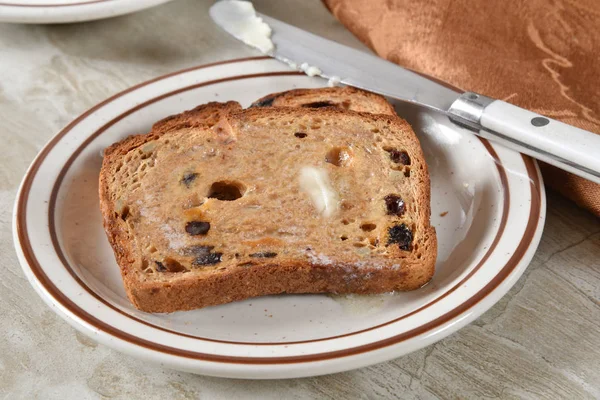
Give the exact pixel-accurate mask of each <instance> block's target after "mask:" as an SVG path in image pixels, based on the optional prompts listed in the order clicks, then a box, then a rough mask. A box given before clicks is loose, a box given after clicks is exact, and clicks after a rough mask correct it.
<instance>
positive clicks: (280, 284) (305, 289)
mask: <svg viewBox="0 0 600 400" xmlns="http://www.w3.org/2000/svg"><path fill="white" fill-rule="evenodd" d="M390 108H391V106H390ZM392 110H393V109H392ZM265 112H266V111H265V110H264V109H261V108H251V109H247V110H243V111H242V110H241V107H240V106H239V104H237V103H235V102H229V103H210V104H206V105H203V106H200V107H197V108H196V109H194V110H191V111H186V112H184V113H182V114H178V115H175V116H172V117H169V118H166V119H164V120H162V121H160V122H158V123H156V124H155V125H154V127H153V128H152V131H151V132H150V133H149V134H146V135H136V136H131V137H129V138H126V139H124V140H122V141H121V142H119V143H116V144H114V145H112V146H110V147H109V148H107V149H106V151H105V156H104V160H103V164H102V169H101V173H100V177H99V182H100V187H99V192H100V207H101V211H102V215H103V225H104V228H105V231H106V234H107V237H108V240H109V242H110V244H111V246H112V248H113V250H114V252H115V256H116V259H117V263H118V264H119V267H120V269H121V274H122V276H123V281H124V285H125V289H126V292H127V295H128V297H129V299H130V300H131V302H132V303H133V304H134V306H135V307H136V308H138V309H140V310H142V311H147V312H173V311H179V310H191V309H195V308H200V307H205V306H210V305H216V304H222V303H228V302H231V301H236V300H242V299H245V298H249V297H254V296H262V295H272V294H281V293H325V292H328V293H359V294H369V293H385V292H391V291H396V290H399V291H405V290H413V289H417V288H419V287H421V286H423V285H424V284H426V283H427V282H428V281H429V280H430V279H431V277H432V276H433V273H434V266H435V260H436V254H437V240H436V236H435V230H434V228H433V227H431V226H430V224H429V218H430V189H429V188H430V182H429V174H428V172H427V170H426V168H427V167H426V164H425V162H424V158H423V154H422V151H421V149H420V146H417V147H416V148H417V149H418V150H416V151H413V153H412V154H411V157H413V158H414V159H415V160H417V159H418V161H419V163H421V164H422V165H423V166H424V168H425V170H424V173H423V174H422V177H423V181H422V182H421V183H420V184H421V185H422V186H423V191H422V194H423V195H422V198H421V199H419V207H418V209H419V213H418V216H417V225H418V226H419V229H420V231H419V235H420V236H419V242H420V246H421V247H422V248H424V249H425V250H426V251H423V252H421V254H422V256H421V258H419V259H417V258H416V257H410V256H406V255H405V254H403V252H401V251H400V250H399V249H393V250H392V251H391V252H392V254H391V255H392V257H394V256H398V257H399V260H400V264H401V266H400V267H399V268H386V267H384V268H381V267H378V266H375V265H373V266H369V265H363V266H360V267H357V266H355V265H352V264H346V263H337V262H335V261H334V262H333V263H330V264H323V265H320V264H318V263H317V264H314V263H308V262H306V261H302V260H293V259H278V260H277V262H273V260H269V259H265V260H264V261H261V262H258V263H256V264H255V265H250V266H244V267H236V268H228V269H226V270H223V271H217V270H215V271H211V272H210V273H206V274H191V273H170V272H167V273H165V275H164V276H165V277H167V278H166V280H165V279H162V280H152V279H147V276H145V274H144V273H143V272H142V268H141V263H142V260H141V259H142V255H141V250H140V249H138V248H137V247H136V245H135V237H134V235H132V233H131V232H130V231H129V228H128V225H127V223H126V222H125V221H124V220H123V219H121V218H120V217H119V213H118V212H117V209H118V207H117V204H115V201H114V199H113V198H111V188H110V180H109V177H110V176H111V175H112V174H114V173H115V172H116V170H117V168H118V165H119V163H120V162H121V159H122V157H123V156H124V155H126V154H128V153H129V152H130V151H132V150H134V149H136V148H138V147H140V146H143V145H144V144H145V143H147V142H149V141H152V140H156V139H157V138H159V137H162V136H164V135H169V134H171V133H172V132H177V131H178V130H180V129H183V128H185V129H188V128H192V127H204V128H206V127H209V126H212V125H215V124H216V123H217V122H218V120H221V119H230V120H231V121H233V122H232V123H236V122H240V121H242V122H243V120H247V119H252V118H254V117H260V116H263V115H264V114H265ZM268 113H270V115H272V116H274V117H285V116H289V115H290V114H292V115H294V113H296V114H297V113H298V111H297V110H294V109H289V108H272V109H269V111H268ZM303 113H314V114H315V115H321V116H323V117H334V118H343V117H344V116H347V115H360V116H361V117H362V118H366V119H369V120H372V121H373V120H379V121H385V122H386V123H388V124H391V125H394V126H395V127H396V129H398V131H401V132H403V133H404V134H406V135H410V136H411V139H410V140H411V141H415V142H416V143H418V139H417V138H416V136H415V134H414V132H413V131H412V129H411V128H410V126H409V125H408V123H406V121H404V120H402V119H400V118H398V117H396V116H394V115H373V114H369V113H354V112H352V111H340V110H337V109H332V108H326V109H320V110H311V109H306V110H303ZM240 123H241V122H240Z"/></svg>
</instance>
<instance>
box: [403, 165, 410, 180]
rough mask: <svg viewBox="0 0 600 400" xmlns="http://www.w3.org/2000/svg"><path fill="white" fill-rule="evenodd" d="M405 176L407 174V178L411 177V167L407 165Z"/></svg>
mask: <svg viewBox="0 0 600 400" xmlns="http://www.w3.org/2000/svg"><path fill="white" fill-rule="evenodd" d="M404 176H405V177H407V178H410V168H408V167H407V168H406V169H405V170H404Z"/></svg>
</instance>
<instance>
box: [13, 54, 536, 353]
mask: <svg viewBox="0 0 600 400" xmlns="http://www.w3.org/2000/svg"><path fill="white" fill-rule="evenodd" d="M266 59H270V58H269V57H264V56H259V57H247V58H239V59H231V60H225V61H221V62H216V63H210V64H203V65H199V66H194V67H190V68H186V69H182V70H179V71H175V72H172V73H169V74H166V75H162V76H159V77H156V78H154V79H151V80H148V81H145V82H142V83H140V84H138V85H134V86H131V87H129V88H127V89H125V90H123V91H121V92H119V93H117V94H115V95H113V96H111V97H109V98H107V99H106V100H104V101H102V102H100V103H98V104H96V105H95V106H93V107H92V108H90V109H89V110H87V111H86V112H84V113H82V114H81V115H80V116H78V117H77V118H76V119H74V120H73V121H72V122H71V123H69V124H68V125H67V126H66V127H65V128H63V129H62V130H61V131H59V133H58V134H56V135H55V136H54V137H52V138H51V139H50V141H49V142H48V143H47V144H46V145H45V146H44V147H43V148H42V150H41V151H40V152H39V153H38V155H37V156H36V157H35V159H34V160H33V162H32V164H31V165H30V167H29V168H28V170H27V173H26V174H25V176H24V178H23V181H22V183H21V186H20V188H19V191H18V196H17V198H16V202H15V210H14V215H13V217H14V219H13V234H14V239H15V247H16V248H17V252H18V253H19V255H20V257H19V261H20V262H21V265H22V268H23V269H24V270H26V268H29V270H30V271H31V272H32V274H28V273H27V271H25V272H26V275H27V276H28V278H30V277H31V278H30V279H29V280H30V283H32V284H33V283H34V282H33V281H32V279H35V280H37V282H35V283H36V284H40V285H42V286H43V287H44V289H45V291H46V293H47V295H49V296H50V297H51V298H52V299H53V300H52V299H45V300H50V301H52V302H54V301H58V303H60V304H61V305H62V306H63V307H65V308H66V309H67V310H69V311H70V312H71V313H73V310H72V309H70V307H67V306H65V304H64V303H63V302H61V301H60V300H58V299H57V298H56V296H53V295H52V293H51V290H49V289H48V286H47V284H48V285H50V286H51V287H52V288H54V290H55V291H56V292H57V293H58V294H59V297H60V294H61V292H60V290H59V289H58V288H56V286H55V285H54V284H53V283H52V282H51V281H50V279H49V278H48V277H47V276H46V275H45V273H44V272H43V269H42V268H41V266H40V263H39V261H38V260H37V259H36V257H35V255H34V253H33V249H32V248H31V243H29V242H28V241H27V244H28V247H29V248H28V249H27V250H28V251H29V254H27V252H26V251H25V249H24V248H23V241H22V239H23V237H24V236H23V235H25V237H27V235H26V231H27V229H26V225H25V221H26V219H25V214H26V213H24V212H23V210H24V209H25V207H26V205H27V199H28V195H29V191H30V189H31V183H32V182H33V178H34V177H35V173H36V170H35V169H34V167H35V166H36V165H37V166H38V167H39V165H40V164H41V162H42V161H43V159H44V158H45V156H46V155H47V154H48V153H49V152H50V150H51V149H52V148H53V146H54V145H56V143H57V142H58V141H60V139H61V138H62V137H63V136H64V135H66V134H67V133H68V132H69V131H70V130H71V129H72V128H73V127H74V126H75V125H77V124H78V123H79V122H80V121H81V120H83V119H84V118H86V117H87V116H89V115H90V114H92V113H93V112H94V111H96V110H97V109H99V108H101V107H103V106H104V105H106V104H108V103H110V102H112V101H113V100H115V99H116V98H118V97H121V96H123V95H125V94H127V93H129V92H132V91H134V90H136V89H138V88H140V87H143V86H147V85H150V84H152V83H154V82H156V81H159V80H162V79H166V78H169V77H172V76H175V75H179V74H183V73H186V72H190V71H195V70H199V69H203V68H208V67H213V66H218V65H223V64H228V63H239V62H245V61H258V60H266ZM268 74H271V73H268ZM289 74H290V75H293V74H294V73H293V72H291V71H290V73H289ZM122 114H123V113H121V114H120V115H122ZM105 125H106V124H105ZM105 125H103V126H102V127H104V126H105ZM101 129H102V128H100V129H99V130H101ZM95 137H96V136H94V135H93V134H90V136H88V137H87V138H86V139H85V140H84V141H83V142H82V144H81V145H80V147H79V148H82V147H84V146H85V144H86V143H87V142H88V141H91V140H92V139H93V138H95ZM482 142H483V143H484V146H485V143H486V142H487V141H482ZM488 146H489V144H488ZM489 147H490V148H492V146H489ZM492 150H493V148H492ZM75 155H76V154H73V155H72V156H71V157H75ZM521 156H522V158H523V162H524V164H525V167H526V169H527V173H528V174H529V177H530V180H531V182H530V188H531V191H532V193H531V200H532V201H531V206H530V212H529V221H528V223H527V227H526V229H525V232H524V234H523V238H522V239H521V241H520V242H519V245H518V246H517V250H519V251H515V252H514V254H513V256H512V257H511V258H510V259H509V260H508V261H507V263H506V265H504V266H503V267H502V268H499V270H498V273H497V274H496V275H495V277H494V278H493V279H492V280H490V281H489V282H487V284H486V285H485V286H484V288H482V289H481V290H480V291H479V292H477V293H476V294H475V295H473V296H472V297H470V298H469V299H467V300H466V301H464V302H463V303H462V304H460V305H459V306H458V307H454V308H453V309H452V310H451V311H449V312H447V313H445V314H443V315H442V316H440V317H439V318H437V319H436V320H433V321H428V322H427V323H425V324H423V325H421V326H419V327H417V328H415V329H413V330H410V331H407V332H404V333H402V334H400V335H394V336H392V337H389V338H387V339H384V340H381V341H375V342H372V343H369V344H365V345H361V346H355V347H349V348H346V349H343V350H337V351H333V352H325V353H316V354H308V355H305V356H287V357H264V358H262V357H260V358H258V357H254V358H247V357H238V356H221V355H215V354H204V353H194V352H191V353H193V354H195V355H196V354H202V356H203V357H196V356H194V357H189V355H186V354H174V353H173V352H171V351H166V353H167V354H171V355H174V356H178V357H181V356H183V357H186V358H193V359H197V360H202V361H219V362H228V363H235V364H246V363H250V364H254V363H260V364H281V363H290V362H291V363H303V362H307V361H317V360H325V359H331V358H339V357H343V356H350V355H357V354H360V353H365V352H369V351H372V350H377V349H381V348H384V347H387V346H391V345H393V344H397V343H399V342H401V341H404V340H406V339H410V338H413V337H415V336H418V335H421V334H423V333H425V332H428V331H430V330H432V329H434V328H437V327H439V326H442V325H443V324H445V323H447V322H449V321H452V320H453V319H455V318H457V317H458V316H460V315H462V314H463V313H464V312H465V311H467V310H469V309H470V308H472V307H473V306H475V305H476V304H478V303H479V302H481V301H482V300H484V299H486V298H488V296H489V295H490V294H492V293H493V292H495V291H496V290H497V289H498V288H499V287H500V285H501V284H502V283H503V282H504V281H505V280H506V279H507V278H509V277H511V274H512V271H514V269H516V268H517V267H518V266H519V265H521V263H523V262H524V261H523V260H524V258H525V256H526V255H527V253H528V251H531V249H532V248H533V249H534V250H535V248H536V247H537V244H538V242H539V236H540V235H541V227H542V226H543V225H540V222H543V220H544V218H545V194H544V191H543V187H544V186H543V180H542V177H541V175H540V173H539V169H538V168H537V164H536V163H535V161H533V160H532V159H531V158H530V157H528V156H524V155H521ZM69 160H70V159H69ZM67 163H68V162H67ZM67 163H65V164H64V165H63V166H61V167H60V168H61V173H62V172H63V171H65V170H66V169H67V168H66V167H67V166H68V165H67ZM496 165H498V163H496ZM498 168H500V167H499V166H498ZM28 183H29V186H27V184H28ZM58 183H60V182H59V179H58V176H57V179H56V182H55V185H54V186H55V187H58V186H59V185H58ZM53 192H54V190H53ZM505 201H508V202H509V201H510V200H509V196H505ZM534 203H536V204H534ZM534 208H535V209H536V211H537V212H533V210H534ZM50 215H53V213H49V216H50ZM534 216H535V217H534ZM527 235H529V236H527ZM498 236H501V232H500V233H499V234H498ZM536 236H537V240H536ZM525 238H527V239H525ZM486 254H487V253H486ZM489 254H491V253H489ZM32 260H33V261H34V264H37V266H36V267H37V268H38V272H41V273H42V275H43V276H38V275H37V274H36V271H34V269H33V268H32V266H31V261H32ZM511 261H512V263H511ZM528 261H529V260H527V262H528ZM481 262H482V264H484V263H485V260H482V261H481ZM509 265H510V268H509V270H508V271H507V272H506V274H505V275H504V276H503V277H502V279H500V281H499V282H497V284H496V285H495V286H494V287H492V288H491V289H489V290H488V291H487V292H486V293H484V294H483V295H482V296H479V295H480V293H481V292H482V291H483V290H484V289H485V288H487V287H488V286H489V285H490V284H492V282H494V281H495V280H496V279H497V278H498V277H499V276H500V275H501V272H502V271H504V270H505V269H506V268H507V267H508V266H509ZM33 275H35V278H34V276H33ZM519 276H520V274H519ZM44 280H45V281H46V284H45V283H44ZM34 287H35V285H34ZM503 294H504V293H503ZM475 297H477V299H476V301H473V302H472V301H471V300H472V299H473V298H475ZM63 300H64V299H63ZM66 300H68V298H67V299H66ZM69 302H70V301H69ZM72 305H73V306H74V307H75V308H76V309H79V311H80V312H82V313H84V314H86V315H88V316H89V317H90V320H87V321H86V318H83V321H85V322H87V323H88V324H90V325H91V326H94V327H95V328H96V329H99V330H102V331H104V332H105V333H107V334H108V335H109V336H115V337H117V338H120V339H122V340H125V341H127V342H129V343H130V344H132V345H134V346H136V347H137V346H143V347H145V348H148V349H150V350H159V351H162V352H164V351H163V350H166V349H162V350H160V349H157V348H156V347H157V345H158V344H157V343H153V342H149V343H150V345H151V346H150V347H148V346H145V345H143V344H140V343H139V342H140V341H142V342H145V340H144V339H141V338H138V337H136V336H133V338H135V339H136V340H135V341H133V342H132V341H131V340H128V339H127V338H126V337H122V336H121V335H119V334H117V335H115V334H112V333H110V332H108V331H106V330H105V329H102V328H100V327H98V326H97V325H96V324H94V323H92V322H90V321H92V320H96V321H98V322H100V323H103V324H105V325H107V326H109V327H110V328H113V327H112V326H110V325H108V324H106V323H105V322H104V321H101V320H98V319H97V318H95V317H94V316H92V315H89V314H87V312H86V311H84V310H82V309H80V308H79V307H78V306H77V305H76V304H74V303H73V304H72ZM420 308H421V307H420ZM463 308H464V309H463ZM458 309H460V310H459V311H456V310H458ZM63 311H64V310H63ZM455 311H456V312H455ZM74 314H75V315H74V316H75V318H73V316H72V315H68V316H67V317H68V318H70V319H73V320H74V321H69V322H71V323H72V322H77V323H79V324H81V321H80V319H82V318H81V315H78V314H77V313H74ZM449 314H452V315H449ZM448 315H449V316H448ZM127 316H128V317H132V316H131V315H129V314H127ZM134 318H135V317H134ZM473 318H474V317H473ZM441 319H443V321H441V322H439V323H437V324H434V323H436V322H437V321H438V320H441ZM394 321H395V320H394ZM394 321H391V322H388V323H386V324H389V323H392V322H394ZM144 322H145V321H144ZM432 324H433V326H431V327H428V325H432ZM72 325H74V326H76V325H75V324H73V323H72ZM76 327H77V326H76ZM153 327H155V328H157V327H156V326H153ZM377 327H378V326H376V327H371V328H368V329H369V330H370V329H376V328H377ZM423 327H427V328H426V329H424V331H422V332H414V331H417V330H419V329H422V328H423ZM115 329H116V328H115ZM159 329H160V328H159ZM116 330H117V331H118V329H116ZM120 333H121V334H124V335H129V336H132V335H130V334H128V333H127V332H122V331H121V332H120ZM171 333H173V332H171ZM177 333H178V334H180V333H179V332H177ZM355 333H358V332H352V333H350V334H355ZM409 334H410V335H409ZM342 336H347V335H342ZM399 336H401V337H402V336H408V337H405V338H402V339H398V337H399ZM444 336H445V335H444ZM336 337H339V336H336ZM336 337H331V338H324V339H318V340H330V339H335V338H336ZM442 337H443V336H442ZM193 338H195V339H199V340H209V341H210V340H212V339H208V338H197V337H193ZM130 339H131V338H130ZM217 341H218V340H217ZM313 341H314V340H309V341H305V342H313ZM305 342H301V343H305ZM225 343H232V344H238V343H239V342H230V341H225ZM381 343H384V344H382V345H381V346H375V345H378V344H381ZM245 344H248V345H252V346H256V345H260V344H261V343H245ZM264 344H266V345H273V343H264ZM281 344H284V343H281ZM163 347H167V346H163ZM364 347H366V348H365V349H362V348H364ZM170 349H172V350H176V352H177V353H181V352H183V353H186V352H187V351H186V350H183V349H177V348H170ZM358 349H362V350H361V351H356V350H358ZM352 350H355V351H352ZM340 353H343V354H340ZM334 354H335V355H334ZM215 356H216V358H225V360H223V359H215ZM323 356H326V357H323Z"/></svg>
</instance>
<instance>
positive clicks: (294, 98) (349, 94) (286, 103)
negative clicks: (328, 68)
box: [251, 86, 396, 115]
mask: <svg viewBox="0 0 600 400" xmlns="http://www.w3.org/2000/svg"><path fill="white" fill-rule="evenodd" d="M251 107H304V108H324V107H335V108H340V109H343V110H351V111H358V112H368V113H371V114H387V115H396V112H395V111H394V108H393V107H392V105H391V104H390V103H388V102H387V100H386V99H385V98H384V97H383V96H380V95H378V94H375V93H371V92H366V91H364V90H360V89H356V88H353V87H350V86H346V87H331V88H320V89H293V90H288V91H286V92H280V93H273V94H270V95H267V96H265V97H263V98H260V99H258V100H256V101H255V102H254V103H252V106H251Z"/></svg>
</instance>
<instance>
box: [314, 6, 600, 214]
mask: <svg viewBox="0 0 600 400" xmlns="http://www.w3.org/2000/svg"><path fill="white" fill-rule="evenodd" d="M323 1H324V3H325V4H326V6H327V7H328V8H329V10H330V11H331V12H332V13H333V14H334V15H335V16H336V17H337V18H338V19H339V20H340V21H341V22H342V23H343V24H344V25H345V26H346V27H347V28H348V29H349V30H350V31H351V32H353V33H354V34H355V35H356V36H357V37H358V38H359V39H360V40H361V41H362V42H364V43H365V44H366V45H368V46H369V47H371V49H373V50H374V51H375V52H376V53H377V54H379V55H380V56H381V57H384V58H386V59H388V60H390V61H392V62H394V63H397V64H399V65H402V66H404V67H408V68H410V69H413V70H415V71H418V72H422V73H425V74H428V75H431V76H434V77H436V78H438V79H441V80H443V81H446V82H448V83H450V84H452V85H454V86H458V87H459V88H462V89H464V90H469V91H474V92H478V93H481V94H485V95H487V96H490V97H493V98H497V99H502V100H504V101H507V102H510V103H513V104H516V105H518V106H520V107H523V108H527V109H529V110H532V111H534V112H537V113H540V114H544V115H546V116H548V117H551V118H554V119H558V120H561V121H563V122H566V123H568V124H571V125H574V126H577V127H579V128H582V129H586V130H588V131H591V132H594V133H596V134H600V1H599V0H511V1H489V0H323ZM598 157H600V154H598ZM540 167H541V169H542V172H543V175H544V180H545V183H546V185H547V186H548V187H550V188H552V189H555V190H557V191H558V192H560V193H562V194H563V195H565V196H567V197H569V198H570V199H572V200H574V201H575V202H576V203H577V204H579V205H580V206H582V207H585V208H587V209H588V210H590V211H591V212H593V213H594V214H596V215H600V185H597V184H594V183H592V182H590V181H587V180H585V179H583V178H579V177H577V176H575V175H572V174H569V173H567V172H564V171H562V170H559V169H557V168H554V167H552V166H550V165H546V164H543V163H540Z"/></svg>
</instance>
